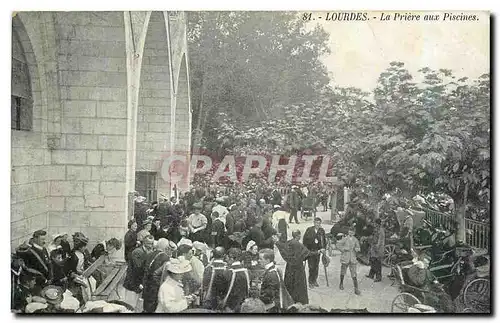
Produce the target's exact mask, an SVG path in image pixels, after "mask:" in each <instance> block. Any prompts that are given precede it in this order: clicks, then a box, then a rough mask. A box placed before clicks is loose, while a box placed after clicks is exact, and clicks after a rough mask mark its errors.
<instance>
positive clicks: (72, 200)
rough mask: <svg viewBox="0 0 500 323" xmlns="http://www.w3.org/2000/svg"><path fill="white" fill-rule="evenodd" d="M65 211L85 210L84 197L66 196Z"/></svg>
mask: <svg viewBox="0 0 500 323" xmlns="http://www.w3.org/2000/svg"><path fill="white" fill-rule="evenodd" d="M64 209H65V211H67V212H73V211H85V210H86V209H85V199H84V198H83V197H80V196H78V197H66V198H65V207H64Z"/></svg>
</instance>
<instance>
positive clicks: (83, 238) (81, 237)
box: [73, 232, 89, 243]
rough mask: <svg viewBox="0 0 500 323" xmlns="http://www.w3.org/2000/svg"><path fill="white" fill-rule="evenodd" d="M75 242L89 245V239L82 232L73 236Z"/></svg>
mask: <svg viewBox="0 0 500 323" xmlns="http://www.w3.org/2000/svg"><path fill="white" fill-rule="evenodd" d="M73 240H74V241H75V242H77V241H79V242H83V243H89V238H87V237H86V236H85V235H84V234H83V233H81V232H75V233H74V234H73Z"/></svg>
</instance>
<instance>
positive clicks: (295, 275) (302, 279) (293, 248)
mask: <svg viewBox="0 0 500 323" xmlns="http://www.w3.org/2000/svg"><path fill="white" fill-rule="evenodd" d="M274 241H275V244H276V246H277V247H278V250H279V252H280V254H281V257H283V259H284V260H285V261H286V267H285V279H284V280H285V286H286V289H287V290H288V292H289V293H290V296H292V298H293V300H294V302H295V303H302V304H308V303H309V297H308V294H307V280H306V271H305V269H304V261H305V260H306V259H308V258H309V257H310V256H311V255H316V254H318V252H317V251H309V249H307V248H306V247H305V246H304V245H303V244H302V243H301V242H300V230H295V231H293V232H292V239H291V240H289V241H287V242H286V243H283V242H281V241H279V240H278V237H277V236H274Z"/></svg>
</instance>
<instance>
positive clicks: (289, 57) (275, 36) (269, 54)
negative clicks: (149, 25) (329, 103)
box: [188, 11, 329, 150]
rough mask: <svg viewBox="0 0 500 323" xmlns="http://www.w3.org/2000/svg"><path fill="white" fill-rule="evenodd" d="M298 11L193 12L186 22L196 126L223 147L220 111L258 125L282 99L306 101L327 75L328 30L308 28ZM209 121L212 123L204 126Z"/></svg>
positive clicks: (285, 101) (286, 102)
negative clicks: (219, 136)
mask: <svg viewBox="0 0 500 323" xmlns="http://www.w3.org/2000/svg"><path fill="white" fill-rule="evenodd" d="M305 27H306V26H305V22H304V21H302V20H301V19H299V17H298V16H297V14H296V13H294V12H243V11H241V12H192V13H190V14H189V20H188V41H189V54H190V82H191V96H192V106H193V120H195V121H194V123H195V124H194V127H193V128H200V129H202V131H203V135H204V137H205V138H207V143H206V146H207V147H208V148H209V149H211V150H214V148H219V142H218V141H217V139H216V134H217V133H216V132H215V131H214V128H215V127H217V126H219V125H221V120H219V119H218V113H219V112H222V113H225V114H227V115H228V116H230V117H231V120H232V121H233V122H234V123H235V124H236V125H240V124H254V123H255V122H260V121H261V120H267V119H269V118H272V117H273V116H275V114H276V113H279V109H276V106H278V105H289V104H295V103H298V102H307V101H310V100H312V99H313V98H314V97H316V96H317V95H318V94H319V93H321V92H322V91H324V89H325V88H326V87H327V85H328V82H329V78H328V75H327V70H326V67H325V66H324V65H323V63H322V62H321V61H320V56H321V55H323V54H326V53H329V48H328V46H327V40H328V37H329V35H328V33H326V32H325V31H324V30H323V29H322V28H320V27H317V28H315V29H312V30H310V29H307V28H305ZM206 125H210V126H206Z"/></svg>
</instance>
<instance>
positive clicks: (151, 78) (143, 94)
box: [135, 11, 171, 201]
mask: <svg viewBox="0 0 500 323" xmlns="http://www.w3.org/2000/svg"><path fill="white" fill-rule="evenodd" d="M168 55H169V54H168V37H167V30H166V26H165V19H164V16H163V13H162V12H158V11H153V12H152V13H151V17H150V19H149V23H148V30H147V34H146V40H145V43H144V53H143V58H142V67H141V80H140V88H139V101H138V111H137V137H136V138H137V139H136V176H135V190H136V191H137V192H138V193H139V194H141V195H143V196H145V197H146V198H147V199H148V200H150V201H152V200H156V199H157V198H158V196H159V194H160V193H165V194H168V193H169V190H170V186H169V184H168V183H164V182H163V181H162V178H161V174H160V170H161V166H162V164H161V163H162V160H163V158H164V157H165V153H167V152H168V151H169V143H170V129H171V128H170V127H171V122H170V120H171V94H170V93H171V84H170V65H169V56H168Z"/></svg>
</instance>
